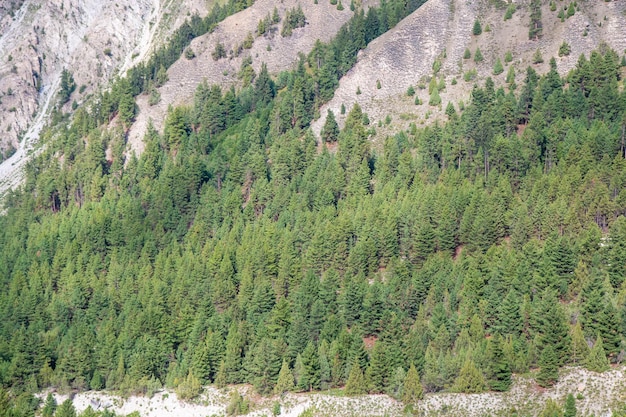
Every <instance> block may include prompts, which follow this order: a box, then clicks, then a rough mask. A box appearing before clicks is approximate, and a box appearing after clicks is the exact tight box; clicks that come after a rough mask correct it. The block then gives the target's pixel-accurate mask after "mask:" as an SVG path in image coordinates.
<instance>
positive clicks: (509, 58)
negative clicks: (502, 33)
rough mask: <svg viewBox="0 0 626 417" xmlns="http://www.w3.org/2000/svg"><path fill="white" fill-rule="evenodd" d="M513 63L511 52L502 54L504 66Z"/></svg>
mask: <svg viewBox="0 0 626 417" xmlns="http://www.w3.org/2000/svg"><path fill="white" fill-rule="evenodd" d="M512 61H513V54H512V53H511V51H506V53H505V54H504V62H505V63H506V64H508V63H509V62H512Z"/></svg>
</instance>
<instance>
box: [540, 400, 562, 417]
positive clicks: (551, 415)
mask: <svg viewBox="0 0 626 417" xmlns="http://www.w3.org/2000/svg"><path fill="white" fill-rule="evenodd" d="M539 417H563V410H562V409H561V407H560V406H559V404H557V402H556V401H554V400H553V399H552V398H548V400H547V401H546V406H545V407H544V409H543V410H542V411H541V413H540V414H539Z"/></svg>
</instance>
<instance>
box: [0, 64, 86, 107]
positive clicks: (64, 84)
mask: <svg viewBox="0 0 626 417" xmlns="http://www.w3.org/2000/svg"><path fill="white" fill-rule="evenodd" d="M74 90H76V82H74V76H73V75H72V73H71V72H69V71H68V70H67V69H66V68H63V71H61V86H60V87H59V93H58V95H59V103H60V104H61V105H63V104H65V103H67V102H68V101H70V97H71V95H72V93H73V92H74ZM8 95H11V94H8Z"/></svg>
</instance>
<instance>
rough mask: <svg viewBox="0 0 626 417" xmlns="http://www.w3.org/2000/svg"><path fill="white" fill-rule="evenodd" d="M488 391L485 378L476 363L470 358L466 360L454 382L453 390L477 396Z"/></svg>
mask: <svg viewBox="0 0 626 417" xmlns="http://www.w3.org/2000/svg"><path fill="white" fill-rule="evenodd" d="M486 389H487V384H486V383H485V377H484V376H483V374H482V373H481V372H480V371H479V370H478V368H477V367H476V365H475V364H474V361H472V360H471V359H470V358H469V357H468V358H467V359H465V363H464V364H463V367H462V368H461V371H460V372H459V376H458V377H457V378H456V379H455V380H454V385H453V386H452V390H453V391H455V392H463V393H467V394H476V393H479V392H483V391H485V390H486Z"/></svg>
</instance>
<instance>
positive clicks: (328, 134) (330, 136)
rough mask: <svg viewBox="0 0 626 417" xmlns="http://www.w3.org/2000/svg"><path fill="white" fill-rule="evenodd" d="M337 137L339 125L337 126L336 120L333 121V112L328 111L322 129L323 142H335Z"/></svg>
mask: <svg viewBox="0 0 626 417" xmlns="http://www.w3.org/2000/svg"><path fill="white" fill-rule="evenodd" d="M338 137H339V125H338V124H337V120H335V114H334V113H333V111H332V110H331V109H328V113H327V115H326V121H325V122H324V127H323V128H322V139H323V140H324V142H336V141H337V138H338Z"/></svg>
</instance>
